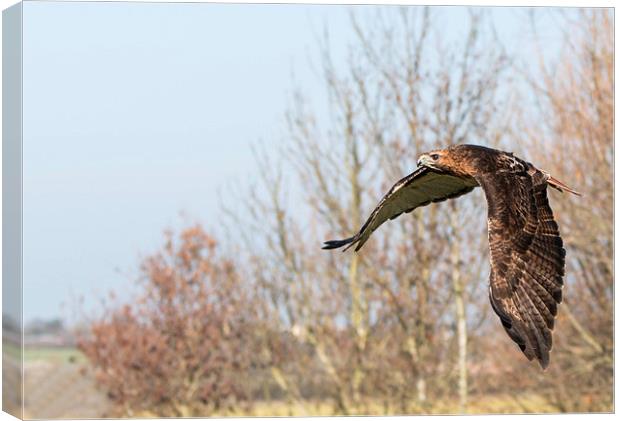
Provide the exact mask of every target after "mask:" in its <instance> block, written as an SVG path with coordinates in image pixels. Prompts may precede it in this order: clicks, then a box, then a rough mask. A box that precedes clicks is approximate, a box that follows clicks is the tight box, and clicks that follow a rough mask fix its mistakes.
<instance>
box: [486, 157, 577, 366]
mask: <svg viewBox="0 0 620 421" xmlns="http://www.w3.org/2000/svg"><path fill="white" fill-rule="evenodd" d="M524 170H525V171H522V172H520V173H509V172H505V173H496V174H494V175H483V176H481V177H479V178H478V182H479V183H480V185H481V186H482V188H483V190H484V191H485V195H486V197H487V202H488V205H489V214H488V224H489V249H490V254H491V278H490V284H491V285H490V289H489V298H490V300H491V305H492V306H493V310H494V311H495V313H497V315H498V316H499V318H500V320H501V322H502V325H503V327H504V329H505V330H506V332H507V333H508V335H509V336H510V338H512V340H513V341H515V342H516V343H517V344H518V345H519V348H520V349H521V351H522V352H523V353H524V354H525V356H526V357H527V358H528V359H529V360H532V359H533V358H536V359H537V360H538V361H539V363H540V365H541V367H542V368H546V367H547V365H548V364H549V351H550V350H551V346H552V336H551V332H552V330H553V325H554V319H555V316H556V314H557V306H558V304H559V303H560V302H561V301H562V284H563V282H562V276H563V275H564V256H565V255H566V252H565V250H564V248H563V245H562V239H561V238H560V233H559V231H558V225H557V223H556V222H555V220H554V219H553V212H552V211H551V208H550V207H549V201H548V199H547V179H548V178H549V176H548V175H547V174H545V173H543V172H541V171H539V170H537V169H536V168H533V167H531V166H530V167H529V168H524Z"/></svg>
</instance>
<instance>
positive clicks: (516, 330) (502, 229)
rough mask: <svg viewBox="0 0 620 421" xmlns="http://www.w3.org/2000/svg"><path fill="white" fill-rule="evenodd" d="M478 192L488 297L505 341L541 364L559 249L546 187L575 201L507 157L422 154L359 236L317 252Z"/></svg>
mask: <svg viewBox="0 0 620 421" xmlns="http://www.w3.org/2000/svg"><path fill="white" fill-rule="evenodd" d="M477 186H480V187H482V190H484V194H485V196H486V200H487V205H488V230H489V251H490V261H491V275H490V279H489V283H490V287H489V299H490V301H491V306H492V307H493V310H494V311H495V313H496V314H497V315H498V316H499V318H500V321H501V323H502V326H503V327H504V329H505V330H506V332H507V333H508V336H510V338H511V339H512V340H513V341H514V342H516V343H517V345H518V346H519V348H520V349H521V351H522V352H523V353H524V354H525V356H526V357H527V358H528V359H529V360H530V361H531V360H532V359H534V358H536V359H537V360H538V362H539V364H540V365H541V367H542V368H543V369H544V368H546V367H547V366H548V364H549V351H550V350H551V344H552V338H551V332H552V330H553V325H554V320H555V316H556V314H557V306H558V304H559V303H560V302H561V301H562V285H563V281H562V277H563V276H564V257H565V255H566V251H565V250H564V247H563V243H562V238H561V237H560V233H559V231H558V224H557V223H556V222H555V220H554V219H553V212H552V211H551V208H550V206H549V201H548V200H547V186H551V187H553V188H555V189H557V190H559V191H561V192H562V191H568V192H571V193H574V194H577V195H579V193H577V192H576V191H574V190H571V189H570V188H569V187H567V186H566V185H565V184H563V183H562V182H560V181H558V180H557V179H555V178H554V177H552V176H551V175H550V174H548V173H546V172H545V171H543V170H541V169H539V168H536V167H535V166H534V165H532V164H531V163H529V162H526V161H524V160H522V159H519V158H517V157H516V156H514V155H513V154H512V153H508V152H503V151H499V150H495V149H490V148H486V147H483V146H477V145H455V146H450V147H448V148H446V149H440V150H434V151H431V152H428V153H424V154H422V155H421V156H420V158H419V160H418V168H417V169H416V170H415V171H414V172H413V173H411V174H410V175H408V176H406V177H405V178H403V179H402V180H400V181H398V182H397V183H396V184H395V185H394V186H393V187H392V188H391V189H390V191H388V193H387V194H386V195H385V196H384V197H383V199H381V201H380V202H379V204H378V205H377V207H375V209H374V210H373V211H372V213H371V215H370V217H369V218H368V220H367V221H366V222H365V223H364V225H363V226H362V228H361V229H360V231H359V232H358V233H357V234H355V235H354V236H353V237H350V238H347V239H345V240H335V241H326V242H325V243H324V246H323V248H324V249H335V248H339V247H342V246H347V247H346V248H345V250H346V249H348V248H349V247H352V246H353V245H355V246H356V247H355V251H358V250H359V249H360V248H362V246H363V245H364V243H366V241H367V240H368V238H369V237H370V235H371V234H372V233H373V232H374V231H375V230H376V229H377V228H379V226H380V225H381V224H383V223H384V222H385V221H387V220H389V219H394V218H396V217H398V216H399V215H401V214H402V213H407V212H411V211H413V210H414V209H416V208H419V207H421V206H426V205H428V204H429V203H433V202H441V201H443V200H446V199H453V198H456V197H459V196H462V195H464V194H466V193H469V192H470V191H472V190H473V189H474V188H475V187H477Z"/></svg>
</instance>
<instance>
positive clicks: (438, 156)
mask: <svg viewBox="0 0 620 421" xmlns="http://www.w3.org/2000/svg"><path fill="white" fill-rule="evenodd" d="M447 154H448V152H447V151H446V150H445V149H437V150H434V151H430V152H427V153H423V154H422V155H420V157H419V158H418V167H428V168H432V169H434V170H439V171H442V170H445V169H447V168H446V166H447V164H448V159H447Z"/></svg>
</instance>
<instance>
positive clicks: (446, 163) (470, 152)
mask: <svg viewBox="0 0 620 421" xmlns="http://www.w3.org/2000/svg"><path fill="white" fill-rule="evenodd" d="M487 151H488V150H487V149H486V148H481V147H478V146H475V145H453V146H450V147H447V148H445V149H436V150H433V151H430V152H426V153H423V154H422V155H420V157H419V158H418V167H427V168H432V169H434V170H436V171H440V172H443V173H448V174H452V175H455V176H458V177H470V176H473V175H474V174H475V173H476V172H477V162H478V160H479V159H478V157H479V156H481V155H485V154H487V153H488V152H487Z"/></svg>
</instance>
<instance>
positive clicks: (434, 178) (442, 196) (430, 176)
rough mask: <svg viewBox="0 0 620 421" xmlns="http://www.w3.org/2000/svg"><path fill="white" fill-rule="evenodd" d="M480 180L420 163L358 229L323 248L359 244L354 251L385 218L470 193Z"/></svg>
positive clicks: (393, 187) (327, 243) (391, 217)
mask: <svg viewBox="0 0 620 421" xmlns="http://www.w3.org/2000/svg"><path fill="white" fill-rule="evenodd" d="M477 185H478V183H477V182H476V180H474V179H473V178H461V177H456V176H453V175H449V174H445V173H442V172H439V171H436V170H433V169H430V168H427V167H420V168H418V169H417V170H415V171H414V172H413V173H411V174H409V175H408V176H406V177H404V178H402V179H401V180H399V181H398V182H397V183H396V184H394V186H392V188H391V189H390V190H389V191H388V192H387V194H386V195H385V196H383V198H382V199H381V201H380V202H379V204H378V205H377V206H376V207H375V209H374V210H373V211H372V213H371V214H370V217H369V218H368V219H367V220H366V222H365V223H364V225H362V228H361V229H360V230H359V232H358V233H357V234H356V235H354V236H353V237H350V238H347V239H344V240H330V241H326V242H325V243H324V244H323V249H334V248H339V247H343V246H347V247H346V248H345V249H344V250H347V249H348V248H349V247H351V246H353V245H355V244H357V246H356V247H355V251H358V250H359V249H361V248H362V246H363V245H364V243H366V241H367V240H368V238H370V236H371V235H372V233H373V232H374V231H375V230H376V229H377V228H379V226H381V224H383V223H384V222H385V221H388V220H391V219H395V218H397V217H399V216H400V215H402V214H403V213H408V212H411V211H413V210H414V209H416V208H419V207H422V206H426V205H428V204H430V203H433V202H441V201H444V200H447V199H452V198H456V197H458V196H461V195H463V194H466V193H469V192H470V191H472V190H473V189H474V187H476V186H477Z"/></svg>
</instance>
